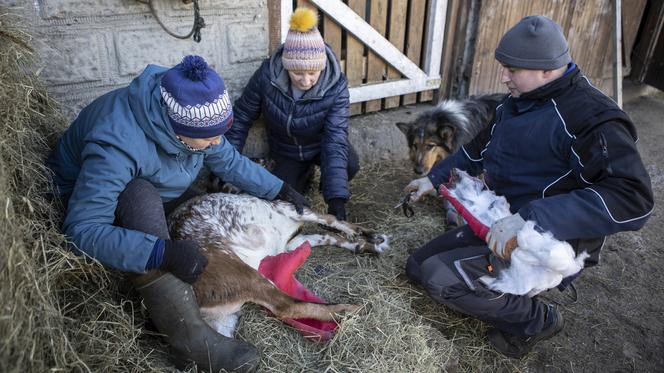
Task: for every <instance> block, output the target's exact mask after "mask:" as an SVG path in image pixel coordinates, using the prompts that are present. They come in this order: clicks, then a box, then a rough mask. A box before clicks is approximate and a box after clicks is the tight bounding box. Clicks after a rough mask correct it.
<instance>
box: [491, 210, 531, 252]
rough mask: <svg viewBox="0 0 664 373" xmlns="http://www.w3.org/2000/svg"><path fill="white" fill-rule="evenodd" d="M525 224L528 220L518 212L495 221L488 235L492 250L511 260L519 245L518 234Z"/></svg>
mask: <svg viewBox="0 0 664 373" xmlns="http://www.w3.org/2000/svg"><path fill="white" fill-rule="evenodd" d="M524 224H526V221H525V220H523V218H522V217H521V215H519V214H518V213H516V214H512V215H509V216H506V217H504V218H502V219H498V220H496V221H495V222H493V224H492V225H491V229H489V233H488V234H487V236H486V240H487V243H488V244H489V248H490V249H491V251H493V253H494V254H495V255H496V256H497V257H499V258H502V259H505V260H509V258H510V257H511V256H512V251H514V249H516V246H517V240H516V235H517V233H519V231H520V230H521V228H523V226H524Z"/></svg>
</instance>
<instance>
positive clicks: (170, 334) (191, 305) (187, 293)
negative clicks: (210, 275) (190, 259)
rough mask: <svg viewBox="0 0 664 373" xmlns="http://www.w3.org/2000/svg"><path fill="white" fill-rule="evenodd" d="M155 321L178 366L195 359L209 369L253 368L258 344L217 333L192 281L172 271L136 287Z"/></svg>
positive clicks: (232, 369) (207, 370)
mask: <svg viewBox="0 0 664 373" xmlns="http://www.w3.org/2000/svg"><path fill="white" fill-rule="evenodd" d="M137 289H138V292H139V293H140V294H141V296H142V297H143V303H144V304H145V306H146V307H147V309H148V312H149V313H150V318H151V319H152V322H153V323H154V325H155V326H156V327H157V329H158V330H159V332H161V333H162V334H165V335H166V337H167V340H168V343H169V345H170V346H171V349H172V354H173V356H172V357H173V359H174V360H175V364H176V366H177V367H178V368H179V369H183V368H184V367H186V366H187V365H188V364H190V363H191V362H192V361H193V362H195V363H196V364H197V365H198V368H199V369H203V370H204V371H206V372H215V373H216V372H219V371H220V370H222V369H223V370H225V371H231V372H252V371H254V370H255V369H256V367H257V366H258V363H259V361H260V358H259V355H258V351H257V350H256V348H255V347H254V346H252V345H250V344H248V343H245V342H242V341H238V340H236V339H233V338H228V337H225V336H223V335H221V334H219V333H217V332H216V331H215V330H214V329H212V328H211V327H210V326H209V325H208V324H207V323H206V322H205V321H203V319H202V318H201V313H200V309H199V308H198V304H197V302H196V298H195V296H194V291H193V289H192V287H191V285H189V284H187V283H186V282H183V281H181V280H180V279H178V278H177V277H175V276H173V275H172V274H170V273H166V274H164V275H162V276H160V277H158V278H157V279H156V280H154V281H152V282H150V283H148V284H147V285H143V286H140V287H138V288H137Z"/></svg>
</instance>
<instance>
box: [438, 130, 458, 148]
mask: <svg viewBox="0 0 664 373" xmlns="http://www.w3.org/2000/svg"><path fill="white" fill-rule="evenodd" d="M456 132H457V129H456V128H454V127H452V126H449V125H446V124H443V125H440V126H438V136H440V140H441V141H442V142H443V144H445V145H446V146H447V148H448V149H454V143H455V142H456Z"/></svg>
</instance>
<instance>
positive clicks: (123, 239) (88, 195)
mask: <svg viewBox="0 0 664 373" xmlns="http://www.w3.org/2000/svg"><path fill="white" fill-rule="evenodd" d="M82 159H83V163H82V168H81V171H80V173H79V176H78V179H77V181H76V185H75V187H74V190H73V192H72V195H71V198H70V199H69V207H68V210H67V216H66V218H65V222H64V225H63V230H64V232H65V234H66V235H67V236H68V237H70V239H71V240H72V241H73V243H74V244H75V245H76V247H77V248H78V249H79V250H80V251H82V252H84V253H86V254H87V255H89V256H91V257H93V258H95V259H97V260H99V261H100V262H101V263H102V264H104V265H107V266H110V267H113V268H117V269H120V270H122V271H128V272H136V273H143V272H145V265H146V263H147V261H148V259H149V257H150V254H151V253H152V248H153V247H154V244H155V241H156V240H157V237H156V236H152V235H149V234H147V233H143V232H138V231H133V230H129V229H125V228H120V227H116V226H113V225H112V224H113V221H114V220H115V209H116V207H117V201H118V196H119V195H120V193H121V192H122V191H123V190H124V188H125V187H126V185H127V184H128V183H129V182H130V181H131V180H132V178H133V177H134V176H135V174H136V169H135V168H136V167H135V162H133V161H132V158H131V156H130V155H129V154H127V153H124V152H123V151H122V150H120V149H118V148H117V147H114V146H112V145H110V144H105V143H100V142H90V143H88V144H86V146H85V147H84V149H83V153H82Z"/></svg>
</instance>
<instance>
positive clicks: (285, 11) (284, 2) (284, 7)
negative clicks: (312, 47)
mask: <svg viewBox="0 0 664 373" xmlns="http://www.w3.org/2000/svg"><path fill="white" fill-rule="evenodd" d="M291 14H293V1H291V0H281V43H283V42H285V41H286V35H288V29H289V28H290V27H289V23H290V16H291Z"/></svg>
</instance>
